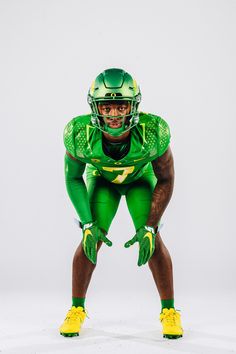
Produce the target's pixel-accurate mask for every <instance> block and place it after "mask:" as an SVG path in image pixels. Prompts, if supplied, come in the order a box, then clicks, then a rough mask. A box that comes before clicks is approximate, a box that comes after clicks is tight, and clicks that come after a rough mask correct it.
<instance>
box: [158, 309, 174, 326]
mask: <svg viewBox="0 0 236 354" xmlns="http://www.w3.org/2000/svg"><path fill="white" fill-rule="evenodd" d="M162 316H163V317H162V319H163V320H165V322H166V323H168V325H170V326H175V325H176V324H177V320H178V313H177V312H176V311H168V312H166V313H163V314H162Z"/></svg>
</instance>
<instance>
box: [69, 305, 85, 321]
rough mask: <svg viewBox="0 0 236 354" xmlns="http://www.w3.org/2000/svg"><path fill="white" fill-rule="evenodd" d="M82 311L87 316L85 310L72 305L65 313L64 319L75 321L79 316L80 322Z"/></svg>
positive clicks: (82, 315)
mask: <svg viewBox="0 0 236 354" xmlns="http://www.w3.org/2000/svg"><path fill="white" fill-rule="evenodd" d="M84 313H85V314H86V316H87V312H86V311H85V310H81V309H80V308H77V307H72V308H71V309H70V310H69V311H68V313H67V316H66V320H67V321H68V322H74V321H77V320H78V318H79V320H80V322H82V321H83V317H84Z"/></svg>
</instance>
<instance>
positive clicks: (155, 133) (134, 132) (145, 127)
mask: <svg viewBox="0 0 236 354" xmlns="http://www.w3.org/2000/svg"><path fill="white" fill-rule="evenodd" d="M90 120H91V115H90V114H88V115H83V116H78V117H75V118H73V119H72V120H71V121H70V122H69V123H68V124H67V125H66V127H65V130H64V144H65V147H66V150H67V151H68V152H69V153H70V154H71V155H72V156H73V157H75V158H76V159H78V160H80V161H82V162H84V163H86V164H89V165H90V168H93V170H94V171H93V172H94V173H95V174H96V173H97V174H99V175H101V176H103V177H104V178H106V179H107V180H108V181H110V182H112V183H117V184H121V183H122V184H127V183H130V182H132V181H135V180H136V179H138V178H139V177H141V176H142V175H143V173H144V172H145V171H146V169H147V168H148V166H149V162H150V161H152V160H155V159H156V158H157V157H159V156H161V155H163V154H164V153H165V151H166V150H167V148H168V145H169V143H170V130H169V126H168V124H167V122H166V121H165V120H164V119H162V118H161V117H158V116H156V115H154V114H150V113H142V112H141V113H140V116H139V123H138V124H137V125H136V126H134V127H133V128H132V129H131V130H130V133H131V134H130V135H131V136H130V139H131V141H130V149H129V151H128V153H127V154H126V155H125V156H124V157H123V158H122V159H120V160H114V159H112V158H111V157H110V156H107V155H106V154H105V153H104V151H103V147H102V132H101V131H100V130H99V129H97V128H95V127H94V126H93V125H92V124H91V121H90ZM92 166H93V167H92Z"/></svg>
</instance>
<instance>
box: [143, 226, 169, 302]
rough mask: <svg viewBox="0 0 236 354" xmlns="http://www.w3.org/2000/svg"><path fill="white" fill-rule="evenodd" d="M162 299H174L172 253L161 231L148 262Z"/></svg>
mask: <svg viewBox="0 0 236 354" xmlns="http://www.w3.org/2000/svg"><path fill="white" fill-rule="evenodd" d="M148 265H149V268H150V270H151V272H152V275H153V278H154V281H155V284H156V287H157V290H158V292H159V295H160V298H161V300H166V299H174V289H173V271H172V262H171V257H170V254H169V252H168V250H167V248H166V246H165V245H164V243H163V241H162V239H161V237H160V234H159V232H158V233H157V236H156V241H155V251H154V253H153V255H152V257H151V258H150V260H149V262H148Z"/></svg>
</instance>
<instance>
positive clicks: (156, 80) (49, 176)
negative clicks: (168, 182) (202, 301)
mask: <svg viewBox="0 0 236 354" xmlns="http://www.w3.org/2000/svg"><path fill="white" fill-rule="evenodd" d="M235 10H236V2H235V1H233V0H232V1H231V0H222V1H219V0H218V1H210V0H208V1H206V0H204V1H191V0H190V1H184V0H179V1H174V0H173V1H170V0H169V1H160V0H158V1H157V0H155V1H154V0H153V1H151V0H146V1H144V2H140V3H139V2H137V1H124V0H121V1H119V2H110V1H105V0H100V1H98V2H95V1H94V2H92V1H90V2H88V1H86V2H84V1H78V0H77V1H72V0H69V1H67V0H61V1H56V0H54V1H53V0H49V1H46V0H42V1H37V0H33V1H29V0H25V1H17V0H15V1H13V0H10V1H7V0H1V1H0V17H1V18H0V36H1V57H0V60H1V65H0V70H1V81H0V82H1V83H0V85H1V88H0V95H1V108H0V112H1V166H2V168H1V184H0V188H1V223H0V225H1V257H0V272H1V290H2V291H5V292H10V293H12V294H13V293H15V292H16V291H33V292H44V293H46V292H47V291H50V292H51V291H52V292H54V291H55V292H62V293H63V292H64V293H66V297H67V299H68V303H69V302H70V292H71V263H72V257H73V254H74V251H75V248H76V246H77V244H78V242H79V240H80V239H81V232H80V230H79V229H78V228H77V227H76V225H75V224H74V222H73V217H74V216H75V212H74V209H73V206H72V204H71V202H70V200H69V198H68V196H67V193H66V189H65V185H64V166H63V160H64V151H65V149H64V146H63V139H62V135H63V129H64V126H65V124H66V123H67V122H68V121H69V120H70V119H71V118H73V117H75V116H77V115H80V114H84V113H87V112H89V107H88V105H87V102H86V95H87V91H88V87H89V86H90V84H91V82H92V81H93V79H94V78H95V77H96V75H97V74H98V73H100V72H101V71H102V70H104V69H106V68H109V67H121V68H124V69H125V70H127V71H128V72H130V73H131V75H133V76H134V77H135V78H136V80H137V81H138V83H139V84H140V87H141V90H142V95H143V100H142V103H141V109H142V110H143V111H144V112H152V113H154V114H158V115H160V116H162V117H163V118H164V119H165V120H167V122H168V123H169V125H170V129H171V133H172V140H171V148H172V151H173V155H174V159H175V171H176V180H175V189H174V194H173V197H172V200H171V202H170V204H169V206H168V208H167V210H166V212H165V214H164V216H163V222H164V228H163V230H162V233H161V234H162V237H163V239H164V242H165V243H166V245H167V247H168V249H169V251H170V253H171V255H172V260H173V264H174V275H175V289H176V297H177V300H178V305H179V306H182V305H183V303H184V299H185V296H186V294H187V293H189V292H194V293H195V294H199V295H200V294H209V295H210V294H212V292H215V293H217V292H221V291H226V292H232V291H235V281H233V279H235V276H236V274H235V225H234V221H235V215H234V213H235V206H234V205H235V197H236V195H235V194H236V193H235V192H236V188H235V178H236V175H235V172H236V169H235V152H236V151H235V129H236V123H235V116H236V108H235V98H234V94H235V81H236V80H235V79H236V77H235V62H236V55H235V54H236V51H235V30H236V21H235V17H236V16H235ZM133 233H134V228H133V225H132V222H131V218H130V216H129V215H128V210H127V207H126V205H125V201H124V200H123V201H122V202H121V205H120V208H119V210H118V214H117V216H116V219H115V220H114V223H113V224H112V227H111V230H110V234H109V237H110V238H111V239H112V240H113V247H112V248H107V247H106V246H103V248H102V250H101V252H100V255H99V260H98V267H97V269H96V271H95V273H94V275H93V279H92V282H91V286H90V288H89V291H88V298H90V299H91V298H95V297H96V294H98V293H100V294H102V295H103V294H104V296H109V295H108V294H109V292H110V291H116V293H118V294H120V296H121V297H126V292H128V291H130V292H132V291H136V293H137V296H140V295H139V292H141V291H143V290H146V291H148V293H149V294H152V293H153V296H156V289H155V285H154V282H153V281H152V277H151V273H150V271H149V269H148V267H142V268H139V267H137V265H136V263H137V257H138V249H137V246H133V247H132V249H131V248H130V249H128V250H127V249H124V248H123V244H124V242H125V241H126V240H128V239H129V238H131V236H133ZM88 301H91V300H88ZM157 303H158V306H159V299H158V298H157ZM62 306H63V308H64V304H62Z"/></svg>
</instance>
